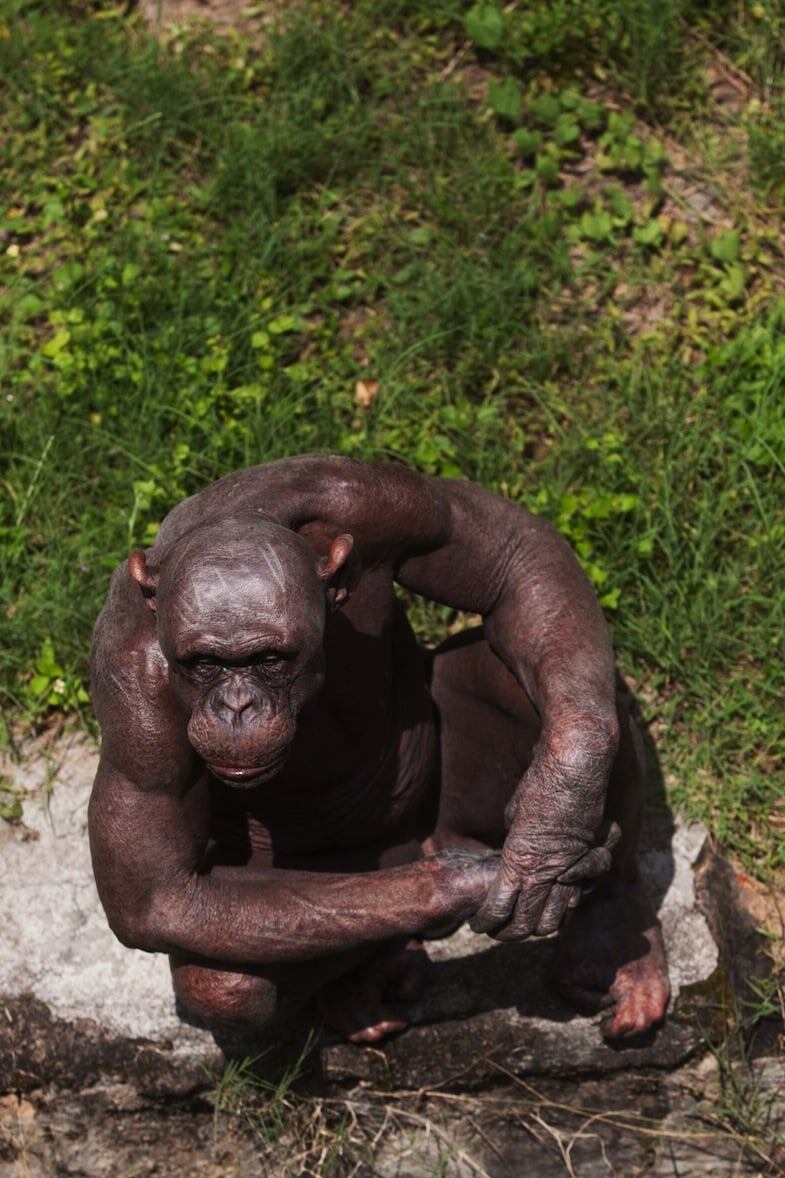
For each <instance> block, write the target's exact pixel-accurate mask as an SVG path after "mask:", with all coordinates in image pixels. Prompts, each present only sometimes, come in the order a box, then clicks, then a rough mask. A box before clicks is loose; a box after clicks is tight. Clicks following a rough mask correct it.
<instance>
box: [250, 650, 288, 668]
mask: <svg viewBox="0 0 785 1178" xmlns="http://www.w3.org/2000/svg"><path fill="white" fill-rule="evenodd" d="M285 658H286V655H284V654H283V653H282V652H281V651H280V650H262V651H260V652H259V654H258V655H257V656H256V658H255V659H254V662H257V663H262V664H263V665H264V666H265V667H273V666H277V665H278V664H280V663H282V662H283V661H284V659H285Z"/></svg>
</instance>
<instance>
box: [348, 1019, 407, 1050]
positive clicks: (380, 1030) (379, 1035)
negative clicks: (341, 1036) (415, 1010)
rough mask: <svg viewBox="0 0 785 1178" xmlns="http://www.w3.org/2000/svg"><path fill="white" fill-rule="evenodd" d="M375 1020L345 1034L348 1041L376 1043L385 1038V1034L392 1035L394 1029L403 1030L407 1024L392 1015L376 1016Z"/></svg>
mask: <svg viewBox="0 0 785 1178" xmlns="http://www.w3.org/2000/svg"><path fill="white" fill-rule="evenodd" d="M377 1019H378V1021H376V1022H369V1024H368V1025H367V1026H365V1027H361V1028H360V1029H359V1030H356V1031H352V1032H351V1034H349V1035H347V1038H348V1040H349V1042H350V1043H378V1042H380V1040H382V1039H384V1038H386V1036H387V1035H394V1034H395V1032H396V1031H403V1030H405V1029H406V1027H407V1026H408V1023H407V1022H406V1020H405V1019H402V1018H395V1017H394V1016H393V1015H391V1016H389V1017H387V1018H384V1017H382V1018H378V1015H377Z"/></svg>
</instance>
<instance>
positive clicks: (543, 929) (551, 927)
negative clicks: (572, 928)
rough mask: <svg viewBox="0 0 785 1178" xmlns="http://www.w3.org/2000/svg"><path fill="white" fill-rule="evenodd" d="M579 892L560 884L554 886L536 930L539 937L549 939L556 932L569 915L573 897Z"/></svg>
mask: <svg viewBox="0 0 785 1178" xmlns="http://www.w3.org/2000/svg"><path fill="white" fill-rule="evenodd" d="M577 891H578V889H577V888H569V887H564V885H563V884H560V883H556V884H554V885H553V887H552V888H551V892H550V895H549V896H548V899H547V900H546V901H545V906H544V908H543V910H542V912H541V913H540V919H539V920H538V921H537V927H536V929H535V930H534V931H535V933H536V934H537V936H538V937H547V936H548V935H549V934H550V933H555V932H556V930H557V929H558V928H559V927H560V925H561V923H562V921H563V920H564V917H565V915H566V913H567V909H568V908H569V905H570V898H571V896H572V895H573V893H574V892H577Z"/></svg>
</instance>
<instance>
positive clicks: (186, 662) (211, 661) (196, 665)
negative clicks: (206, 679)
mask: <svg viewBox="0 0 785 1178" xmlns="http://www.w3.org/2000/svg"><path fill="white" fill-rule="evenodd" d="M221 665H222V664H221V660H220V659H219V658H216V656H215V655H211V654H191V655H188V656H187V658H184V659H180V666H181V667H182V668H183V669H184V670H185V671H188V672H189V673H190V674H191V675H211V674H212V673H213V672H214V671H215V670H216V668H217V667H220V666H221Z"/></svg>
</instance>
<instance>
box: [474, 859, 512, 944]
mask: <svg viewBox="0 0 785 1178" xmlns="http://www.w3.org/2000/svg"><path fill="white" fill-rule="evenodd" d="M519 890H520V885H519V883H518V880H517V879H516V877H515V876H514V875H513V873H512V872H511V871H509V870H507V869H506V868H504V867H502V869H501V871H500V872H499V874H498V875H497V876H496V879H495V880H494V882H493V883H492V884H491V886H490V888H489V889H488V895H487V896H486V897H485V901H484V902H483V904H482V905H481V906H480V907H479V908H478V909H477V911H476V912H475V914H474V916H472V918H471V919H470V921H469V927H470V928H471V929H472V930H473V931H474V932H475V933H489V932H490V931H491V930H492V929H497V928H499V926H500V925H503V924H506V922H507V920H508V919H509V917H510V913H511V912H512V911H513V909H514V907H515V901H516V898H517V896H518V892H519Z"/></svg>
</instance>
